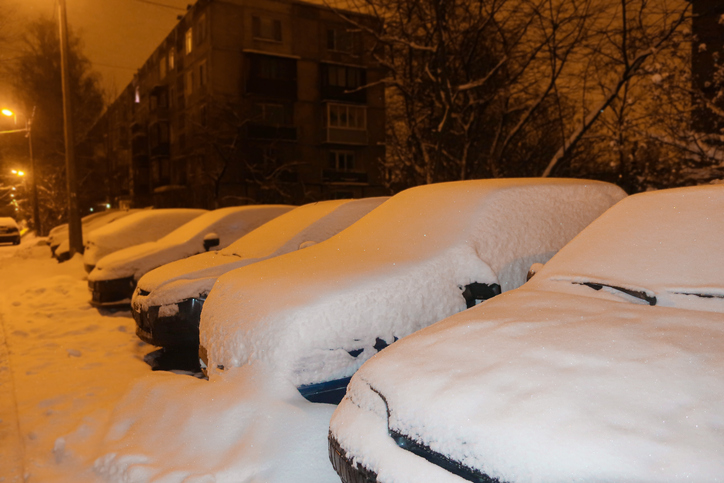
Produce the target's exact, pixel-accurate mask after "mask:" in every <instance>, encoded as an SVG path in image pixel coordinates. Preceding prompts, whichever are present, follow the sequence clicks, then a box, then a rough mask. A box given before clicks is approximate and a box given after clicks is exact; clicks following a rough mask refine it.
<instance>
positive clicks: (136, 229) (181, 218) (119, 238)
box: [83, 208, 208, 273]
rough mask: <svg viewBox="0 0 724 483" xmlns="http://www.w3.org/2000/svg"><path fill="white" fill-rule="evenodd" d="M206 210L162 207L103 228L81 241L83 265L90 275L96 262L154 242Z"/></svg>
mask: <svg viewBox="0 0 724 483" xmlns="http://www.w3.org/2000/svg"><path fill="white" fill-rule="evenodd" d="M204 213H208V210H198V209H188V208H164V209H159V210H142V211H139V212H138V213H133V214H132V215H128V216H125V217H123V218H122V219H120V220H118V221H116V222H114V223H111V224H109V225H106V226H103V227H101V228H98V229H97V230H94V231H93V232H91V233H89V234H88V237H87V238H85V239H84V251H83V264H84V265H85V270H86V272H88V273H90V272H91V271H92V270H93V269H94V268H95V266H96V264H97V263H98V261H99V260H100V259H101V258H103V257H105V256H108V255H110V254H111V253H113V252H117V251H118V250H122V249H124V248H128V247H132V246H134V245H140V244H141V243H146V242H150V241H156V240H158V239H160V238H163V237H164V236H166V235H168V234H169V233H171V232H172V231H174V230H175V229H176V228H178V227H180V226H181V225H183V224H185V223H188V222H189V221H191V220H193V219H194V218H196V217H198V216H201V215H203V214H204Z"/></svg>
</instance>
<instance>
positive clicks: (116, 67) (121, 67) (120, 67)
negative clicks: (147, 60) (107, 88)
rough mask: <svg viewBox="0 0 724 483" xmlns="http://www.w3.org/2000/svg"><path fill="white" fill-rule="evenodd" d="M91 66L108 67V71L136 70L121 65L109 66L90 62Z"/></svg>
mask: <svg viewBox="0 0 724 483" xmlns="http://www.w3.org/2000/svg"><path fill="white" fill-rule="evenodd" d="M91 64H93V65H97V66H100V67H108V68H110V69H125V70H138V69H137V68H136V67H126V66H123V65H110V64H103V63H101V62H91Z"/></svg>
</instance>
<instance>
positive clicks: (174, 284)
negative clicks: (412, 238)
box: [131, 197, 387, 351]
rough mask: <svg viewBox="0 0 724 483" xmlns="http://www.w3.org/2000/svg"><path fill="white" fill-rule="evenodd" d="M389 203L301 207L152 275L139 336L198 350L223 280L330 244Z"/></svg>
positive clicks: (142, 291) (139, 297) (144, 284)
mask: <svg viewBox="0 0 724 483" xmlns="http://www.w3.org/2000/svg"><path fill="white" fill-rule="evenodd" d="M386 199H387V198H385V197H379V198H365V199H361V200H334V201H322V202H319V203H310V204H307V205H304V206H300V207H299V208H296V209H294V210H292V211H290V212H288V213H286V214H284V215H282V216H280V217H278V218H276V219H274V220H272V221H270V222H269V223H267V224H265V225H263V226H261V227H259V228H257V229H256V230H254V231H253V232H251V233H249V234H248V235H246V236H244V237H243V238H241V239H240V240H238V241H236V242H235V243H233V244H232V245H230V246H228V247H227V248H225V249H224V250H219V251H215V252H209V253H202V254H200V255H196V256H194V257H190V258H187V259H185V260H179V261H177V262H174V263H169V264H168V265H165V266H163V267H160V268H157V269H156V270H152V271H150V272H149V273H147V274H146V275H145V276H143V277H142V278H141V279H140V280H139V281H138V286H137V288H136V291H135V292H134V295H133V301H132V303H131V310H132V312H133V318H134V319H135V320H136V325H137V326H138V328H137V330H136V334H137V335H138V336H139V337H140V338H141V339H142V340H144V341H146V342H148V343H150V344H153V345H157V346H163V347H165V348H172V349H180V348H191V349H193V350H194V351H197V350H198V347H199V318H200V316H201V309H202V307H203V304H204V300H206V296H207V295H208V293H209V291H211V288H212V286H213V285H214V282H216V279H217V278H218V277H219V276H220V275H222V274H224V273H226V272H228V271H231V270H234V269H236V268H239V267H243V266H246V265H249V264H251V263H255V262H259V261H260V260H265V259H268V258H271V257H276V256H279V255H282V254H285V253H289V252H292V251H295V250H298V249H300V248H304V247H306V246H310V245H313V244H315V243H319V242H321V241H323V240H326V239H327V238H329V237H330V236H332V235H336V234H337V233H339V232H340V231H342V230H343V229H345V228H347V227H348V226H350V225H351V224H352V223H354V222H355V221H357V220H359V219H360V218H362V217H363V216H364V215H366V214H367V213H369V212H370V211H371V210H373V209H375V208H376V207H377V206H379V205H380V204H381V203H382V202H384V201H385V200H386ZM300 283H302V282H301V281H300Z"/></svg>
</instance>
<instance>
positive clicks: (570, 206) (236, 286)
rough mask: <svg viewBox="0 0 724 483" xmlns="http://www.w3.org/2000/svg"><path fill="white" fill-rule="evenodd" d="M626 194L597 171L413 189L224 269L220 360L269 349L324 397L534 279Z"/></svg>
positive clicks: (219, 298) (213, 363)
mask: <svg viewBox="0 0 724 483" xmlns="http://www.w3.org/2000/svg"><path fill="white" fill-rule="evenodd" d="M624 196H625V193H624V192H623V191H622V190H621V189H620V188H618V187H616V186H614V185H612V184H608V183H601V182H596V181H582V180H561V179H509V180H476V181H465V182H455V183H441V184H437V185H427V186H421V187H416V188H412V189H408V190H406V191H403V192H401V193H399V194H397V195H395V196H393V197H392V198H391V199H390V200H389V201H387V202H386V203H385V204H383V205H382V206H380V207H379V208H378V209H376V210H374V211H373V212H371V213H370V214H369V215H367V216H365V217H364V218H362V219H361V220H360V221H358V222H357V223H355V224H354V225H352V226H351V227H349V228H348V229H346V230H345V231H343V232H342V233H340V234H339V235H337V236H335V237H332V238H330V239H329V240H327V241H326V242H323V243H320V244H319V245H316V246H313V247H310V248H308V249H306V250H303V251H300V252H296V253H291V254H288V255H284V256H282V257H277V258H273V259H271V260H266V261H264V262H260V263H257V264H254V265H251V266H248V267H244V268H241V269H238V270H235V271H233V272H230V273H227V274H226V275H224V276H222V277H220V278H219V280H218V281H217V282H216V284H215V285H214V289H213V290H212V291H211V293H210V294H209V297H208V299H207V300H206V304H205V306H204V310H203V312H202V314H201V327H200V330H201V332H200V335H201V348H200V355H201V357H202V359H204V362H205V363H206V364H207V366H208V372H209V373H210V374H211V375H212V376H213V374H214V373H215V372H218V371H221V370H224V369H226V368H229V367H234V366H241V365H242V364H245V363H248V362H249V361H252V360H257V359H259V360H262V361H264V362H265V363H268V364H271V365H272V366H273V367H275V368H278V369H279V370H280V371H283V373H284V375H285V376H286V377H288V378H289V379H290V380H291V381H292V382H293V383H294V384H295V385H296V386H297V387H298V388H299V390H300V392H301V393H302V395H304V396H305V397H307V398H308V399H310V400H312V401H325V402H336V401H339V400H340V399H341V397H342V395H344V391H345V387H346V385H347V382H348V381H349V377H350V376H351V375H352V374H353V373H354V372H355V371H356V370H357V368H358V367H359V366H360V365H361V364H362V363H363V362H364V361H365V360H367V359H369V358H370V357H371V356H372V355H374V354H376V353H377V352H378V351H380V350H382V349H383V348H385V347H387V346H388V345H389V344H392V343H393V342H395V341H396V340H397V339H399V338H401V337H404V336H406V335H408V334H411V333H412V332H415V331H417V330H419V329H421V328H423V327H426V326H428V325H430V324H432V323H434V322H437V321H438V320H441V319H443V318H445V317H447V316H449V315H452V314H454V313H456V312H460V311H462V310H465V309H466V308H467V307H472V306H474V305H475V304H477V303H479V302H480V301H482V300H486V299H488V298H491V297H493V296H495V295H497V294H499V293H501V291H506V290H510V289H513V288H515V287H518V286H519V285H521V284H523V283H524V282H525V277H526V273H527V270H528V267H529V266H530V265H531V264H532V263H534V262H545V261H547V260H548V259H549V258H550V257H551V256H552V255H553V254H554V253H555V252H556V251H557V250H558V249H559V248H561V247H562V246H563V245H564V244H565V243H566V242H568V241H569V240H570V239H571V238H573V237H574V236H575V235H576V234H577V233H578V232H579V231H580V230H582V229H583V228H584V227H585V226H586V225H588V224H589V223H590V222H591V221H592V220H594V219H595V218H596V217H597V216H599V215H600V214H601V213H603V211H605V210H606V209H607V208H608V207H610V206H611V205H612V204H614V203H615V202H616V201H618V200H620V199H621V198H623V197H624Z"/></svg>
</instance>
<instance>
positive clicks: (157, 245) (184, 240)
mask: <svg viewBox="0 0 724 483" xmlns="http://www.w3.org/2000/svg"><path fill="white" fill-rule="evenodd" d="M292 208H294V207H293V206H289V205H267V206H261V205H251V206H238V207H231V208H220V209H218V210H214V211H211V212H208V213H204V214H203V215H201V216H198V217H196V218H194V219H193V220H191V221H189V222H188V223H186V224H184V225H182V226H180V227H179V228H177V229H175V230H174V231H172V232H171V233H169V234H168V235H166V236H164V237H163V238H161V239H159V240H158V241H154V242H148V243H143V244H140V245H136V246H132V247H128V248H125V249H123V250H119V251H117V252H114V253H112V254H110V255H108V256H106V257H104V258H103V259H101V260H100V261H99V262H98V264H97V265H96V267H95V269H94V270H93V271H92V272H91V273H90V275H88V280H90V281H100V280H113V279H116V278H125V277H134V279H136V280H138V279H139V278H140V277H141V276H142V275H144V274H145V273H146V272H148V271H149V270H152V269H154V268H156V267H160V266H161V265H164V264H166V263H169V262H172V261H175V260H179V259H182V258H186V257H189V256H191V255H196V254H198V253H202V252H204V251H205V249H204V240H205V238H206V236H207V235H209V234H210V233H213V234H214V235H215V237H216V238H218V240H219V245H218V247H219V248H225V247H227V246H228V245H230V244H231V243H233V242H235V241H236V240H238V239H239V238H241V237H243V236H244V235H246V234H247V233H249V232H251V231H252V230H254V229H256V228H258V227H259V226H261V225H263V224H264V223H266V222H268V221H269V220H272V219H274V218H276V217H277V216H279V215H282V214H284V213H286V212H288V211H289V210H291V209H292Z"/></svg>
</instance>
